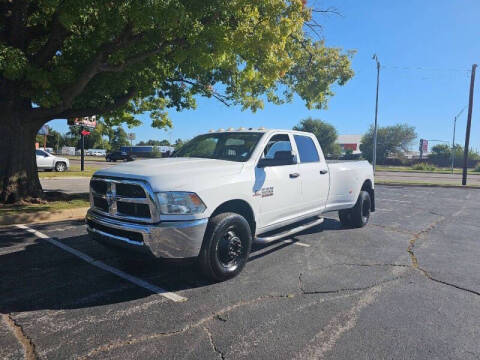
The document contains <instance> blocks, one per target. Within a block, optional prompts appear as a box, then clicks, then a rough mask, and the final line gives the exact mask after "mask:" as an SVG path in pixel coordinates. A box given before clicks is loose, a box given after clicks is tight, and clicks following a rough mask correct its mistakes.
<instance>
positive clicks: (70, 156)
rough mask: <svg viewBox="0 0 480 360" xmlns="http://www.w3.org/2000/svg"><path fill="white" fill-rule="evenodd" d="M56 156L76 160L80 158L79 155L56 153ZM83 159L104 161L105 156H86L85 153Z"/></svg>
mask: <svg viewBox="0 0 480 360" xmlns="http://www.w3.org/2000/svg"><path fill="white" fill-rule="evenodd" d="M58 156H61V157H64V158H67V159H69V160H78V161H80V160H81V157H80V156H77V155H58ZM85 161H103V162H106V160H105V156H87V155H86V156H85Z"/></svg>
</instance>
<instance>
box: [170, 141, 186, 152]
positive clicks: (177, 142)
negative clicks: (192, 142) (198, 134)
mask: <svg viewBox="0 0 480 360" xmlns="http://www.w3.org/2000/svg"><path fill="white" fill-rule="evenodd" d="M187 142H188V140H182V139H177V140H175V143H174V144H173V147H174V148H175V150H178V149H180V148H181V147H182V146H183V145H184V144H186V143H187Z"/></svg>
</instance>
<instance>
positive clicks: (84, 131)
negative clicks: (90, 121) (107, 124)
mask: <svg viewBox="0 0 480 360" xmlns="http://www.w3.org/2000/svg"><path fill="white" fill-rule="evenodd" d="M82 135H83V136H86V135H90V131H87V130H82Z"/></svg>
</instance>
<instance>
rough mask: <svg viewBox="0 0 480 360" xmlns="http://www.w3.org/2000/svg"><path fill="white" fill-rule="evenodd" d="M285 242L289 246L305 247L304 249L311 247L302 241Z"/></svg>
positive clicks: (288, 240)
mask: <svg viewBox="0 0 480 360" xmlns="http://www.w3.org/2000/svg"><path fill="white" fill-rule="evenodd" d="M283 242H284V243H287V244H291V243H293V244H294V245H298V246H303V247H310V245H308V244H305V243H302V242H300V241H293V240H291V239H287V240H284V241H283Z"/></svg>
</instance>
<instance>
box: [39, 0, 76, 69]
mask: <svg viewBox="0 0 480 360" xmlns="http://www.w3.org/2000/svg"><path fill="white" fill-rule="evenodd" d="M62 3H63V1H62V2H61V3H60V5H59V6H58V7H57V9H56V10H55V13H54V14H53V17H52V22H51V28H50V31H49V32H50V36H49V38H48V40H47V42H46V43H45V45H44V46H43V47H42V48H41V49H40V50H39V51H38V52H37V53H36V54H35V55H34V56H33V57H32V60H33V62H34V63H35V64H36V65H38V66H45V65H46V64H47V63H48V62H49V61H50V60H51V59H52V58H53V56H54V55H55V54H56V53H57V51H58V50H60V49H61V47H62V44H63V42H64V41H65V39H66V38H67V37H68V35H70V31H68V30H67V29H66V28H65V27H64V26H63V24H62V23H61V22H60V7H61V4H62Z"/></svg>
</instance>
